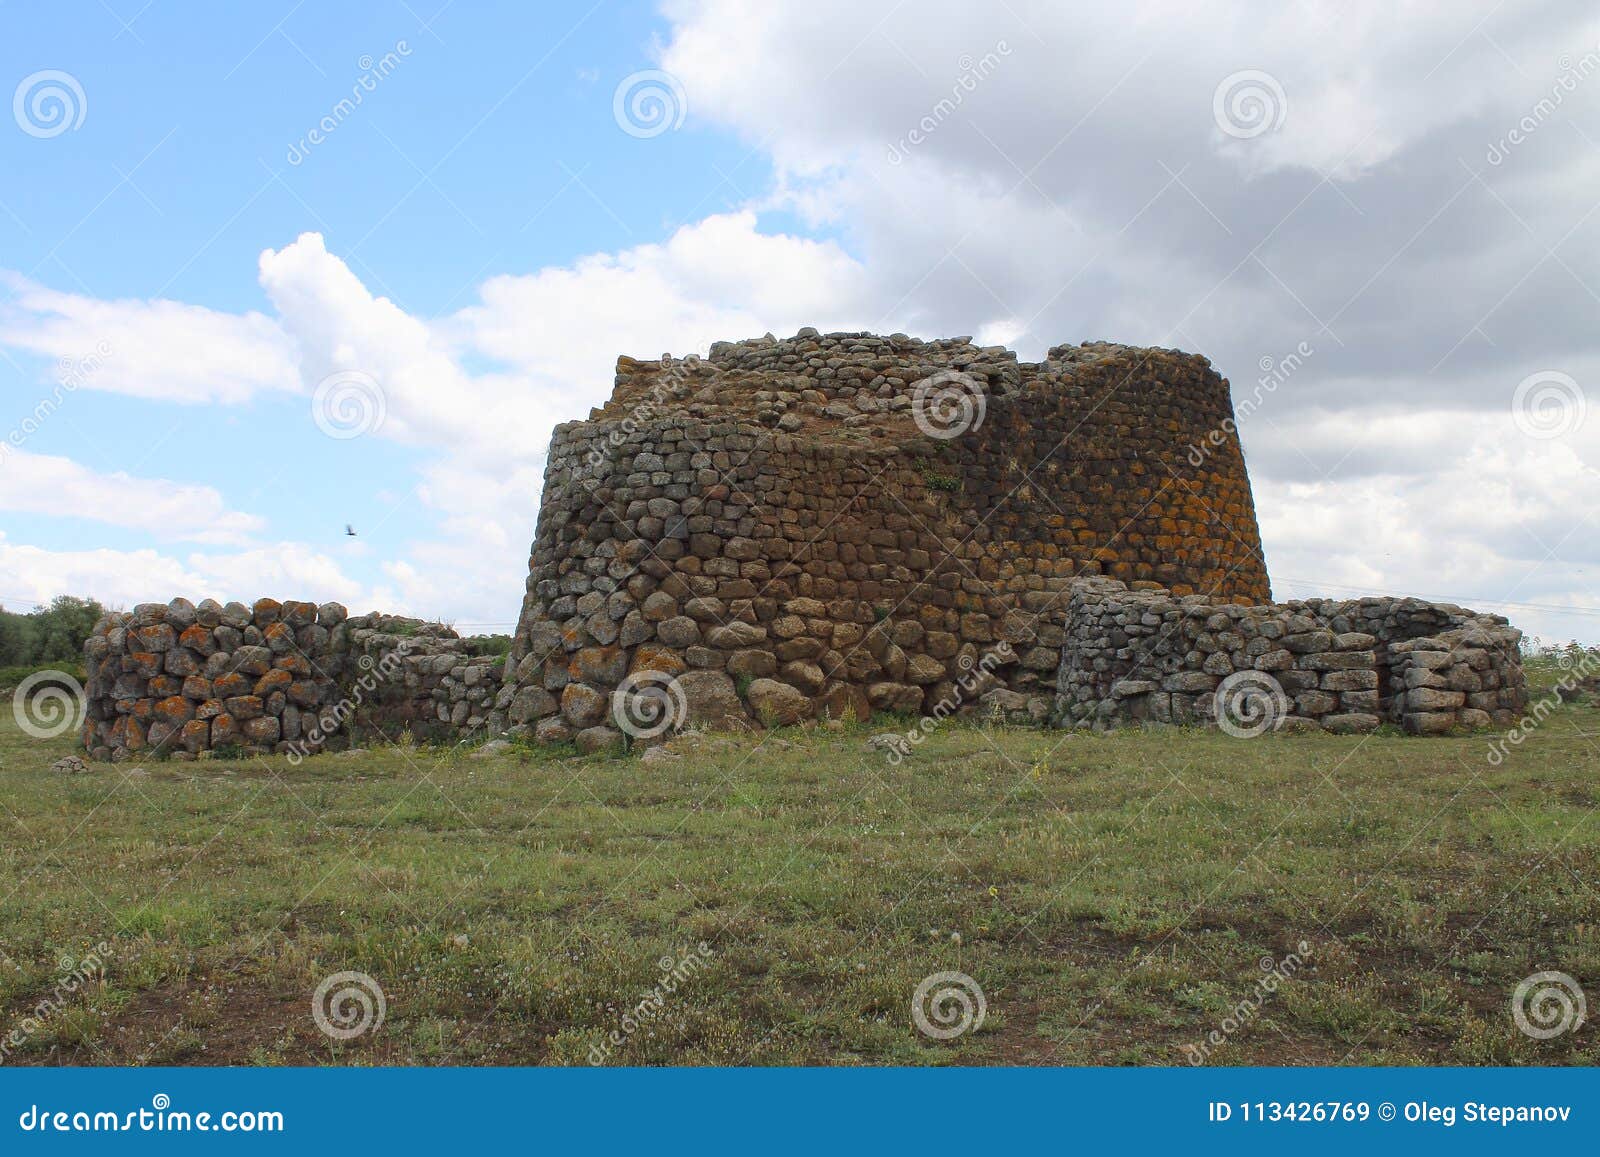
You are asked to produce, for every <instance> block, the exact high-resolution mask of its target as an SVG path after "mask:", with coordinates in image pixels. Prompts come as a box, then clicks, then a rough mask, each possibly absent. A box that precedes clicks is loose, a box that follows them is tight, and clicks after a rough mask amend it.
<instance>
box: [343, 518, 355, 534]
mask: <svg viewBox="0 0 1600 1157" xmlns="http://www.w3.org/2000/svg"><path fill="white" fill-rule="evenodd" d="M344 532H345V533H346V534H347V535H349V536H350V537H351V538H354V537H355V536H356V528H355V527H353V526H351V525H350V524H349V523H348V522H347V523H345V524H344Z"/></svg>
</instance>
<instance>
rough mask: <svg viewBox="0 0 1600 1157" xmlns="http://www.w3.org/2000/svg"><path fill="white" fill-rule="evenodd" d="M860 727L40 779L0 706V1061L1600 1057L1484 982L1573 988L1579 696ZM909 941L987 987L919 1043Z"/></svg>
mask: <svg viewBox="0 0 1600 1157" xmlns="http://www.w3.org/2000/svg"><path fill="white" fill-rule="evenodd" d="M883 730H885V727H884V726H883V725H882V724H881V723H880V724H878V725H874V726H871V727H868V728H864V729H859V730H844V731H827V730H812V731H796V730H790V731H783V732H777V733H772V734H769V735H768V736H767V737H766V738H765V739H764V741H763V740H758V739H757V738H726V739H713V740H711V741H709V742H707V743H703V744H701V745H700V747H699V749H698V750H695V751H689V752H687V753H686V754H685V755H684V756H683V758H681V759H679V760H677V761H673V762H665V763H659V764H651V765H645V764H643V763H641V762H640V760H639V759H638V758H637V757H629V758H608V757H598V756H596V757H588V758H583V759H577V758H572V757H565V758H561V757H557V756H554V755H551V754H547V753H540V752H537V751H533V750H522V749H512V750H511V751H508V752H502V753H498V754H495V755H493V756H490V757H481V758H474V757H472V755H471V754H470V753H468V752H466V751H451V750H435V749H428V748H405V747H389V748H382V749H374V750H370V751H366V752H362V753H357V754H351V755H339V756H326V757H321V758H317V759H312V760H308V761H305V762H303V763H301V764H300V765H299V766H298V767H292V766H290V765H289V763H288V761H287V759H283V758H279V759H269V760H257V761H241V762H223V761H211V762H201V763H188V764H183V763H171V762H163V763H148V764H146V765H144V766H143V768H142V770H140V771H132V770H131V769H130V765H126V764H124V765H117V766H115V767H113V766H111V765H96V766H95V769H94V771H93V772H92V773H91V774H88V775H77V776H65V775H58V774H52V773H51V772H50V771H49V770H48V769H49V766H50V764H51V762H52V761H54V760H55V759H57V758H59V757H61V756H62V755H65V754H67V753H69V752H70V750H71V743H70V740H68V739H67V738H62V739H59V740H53V741H48V742H44V741H39V740H35V739H31V738H29V737H27V736H26V735H24V734H22V733H21V732H20V731H19V730H18V729H17V727H16V726H15V724H14V723H13V721H12V719H11V713H10V712H9V711H6V712H4V713H3V714H0V825H3V827H0V831H3V833H4V835H3V838H0V1046H3V1047H5V1048H6V1051H7V1055H5V1056H3V1058H0V1063H8V1064H28V1063H36V1064H37V1063H43V1064H57V1063H72V1064H96V1063H99V1064H140V1063H147V1064H208V1063H218V1064H220V1063H252V1064H294V1065H299V1064H444V1063H452V1064H454V1063H461V1064H528V1063H532V1064H546V1063H548V1064H586V1063H589V1062H590V1060H591V1059H600V1058H602V1057H603V1059H604V1060H605V1061H606V1063H611V1064H1185V1063H1189V1061H1190V1060H1191V1059H1192V1058H1193V1055H1194V1054H1193V1053H1192V1052H1191V1051H1190V1050H1189V1049H1186V1048H1185V1046H1200V1045H1202V1044H1205V1042H1206V1041H1207V1037H1208V1034H1211V1033H1213V1032H1216V1033H1218V1036H1217V1037H1214V1038H1212V1040H1213V1041H1220V1042H1221V1043H1213V1044H1205V1048H1206V1053H1207V1061H1208V1063H1213V1064H1237V1063H1270V1064H1302V1063H1331V1064H1339V1063H1352V1064H1358V1063H1359V1064H1415V1063H1429V1064H1468V1065H1476V1064H1491V1063H1493V1064H1499V1063H1509V1064H1523V1063H1544V1064H1573V1063H1588V1064H1592V1063H1595V1062H1596V1061H1597V1060H1600V1033H1597V1031H1596V1029H1595V1026H1594V1025H1593V1024H1584V1025H1583V1026H1581V1027H1580V1028H1578V1029H1577V1030H1576V1031H1569V1032H1566V1033H1563V1034H1561V1035H1559V1036H1557V1037H1555V1038H1553V1039H1550V1040H1535V1039H1532V1038H1530V1037H1528V1036H1526V1035H1524V1034H1523V1033H1521V1032H1519V1031H1518V1029H1517V1027H1516V1025H1515V1024H1514V1022H1513V1017H1512V1012H1511V1000H1512V993H1513V991H1514V989H1515V988H1516V986H1517V984H1518V982H1519V981H1521V980H1522V979H1523V978H1524V977H1527V976H1528V975H1530V974H1531V973H1534V972H1538V971H1542V970H1560V971H1563V972H1566V973H1569V974H1571V975H1572V976H1574V977H1576V978H1577V979H1578V980H1579V981H1582V982H1586V983H1587V985H1588V987H1589V989H1590V997H1591V999H1595V998H1600V985H1597V984H1596V981H1597V980H1600V822H1597V821H1596V815H1595V810H1596V805H1597V803H1600V744H1597V732H1600V709H1596V708H1593V707H1587V706H1567V707H1563V708H1561V709H1560V710H1559V711H1558V712H1556V714H1555V715H1553V716H1552V717H1551V718H1550V719H1549V720H1548V721H1547V722H1546V723H1545V724H1544V725H1543V726H1542V727H1541V728H1539V729H1538V730H1537V731H1536V732H1535V733H1534V734H1533V735H1532V736H1531V737H1530V738H1529V739H1528V740H1527V741H1526V742H1525V743H1523V744H1521V745H1520V746H1518V747H1515V748H1513V749H1511V750H1510V752H1509V754H1508V756H1507V757H1506V758H1505V760H1504V762H1503V763H1502V764H1501V765H1500V766H1493V765H1491V763H1490V762H1489V761H1488V760H1487V759H1486V752H1487V750H1488V739H1486V738H1485V737H1482V736H1479V737H1472V738H1455V739H1433V740H1419V739H1410V738H1405V737H1402V736H1398V735H1394V736H1390V735H1381V734H1380V735H1376V736H1370V737H1367V738H1357V737H1333V736H1280V735H1268V736H1263V737H1261V738H1258V739H1254V740H1238V739H1231V738H1229V737H1227V736H1224V735H1221V734H1218V733H1200V732H1182V733H1180V732H1167V733H1126V734H1120V735H1116V736H1110V737H1105V736H1089V735H1068V734H1064V733H1060V732H1033V731H1021V730H1016V731H990V730H983V729H979V728H976V727H969V726H958V725H954V724H952V725H948V726H946V727H945V728H944V729H942V730H940V731H938V732H937V733H936V734H935V735H934V736H933V737H932V738H931V739H929V741H928V742H926V743H925V744H923V745H922V746H920V747H919V748H917V749H916V750H915V751H914V752H913V754H911V755H910V756H909V757H908V758H906V759H905V760H904V761H903V762H901V763H899V764H898V765H895V764H892V763H891V762H890V760H889V758H888V756H887V754H886V753H885V752H882V751H876V750H870V749H868V747H867V745H866V739H867V737H868V736H869V735H870V734H872V733H875V732H879V731H883ZM702 942H703V943H704V945H705V949H704V950H703V951H702V950H701V949H699V948H698V946H699V945H700V944H701V943H702ZM102 943H103V945H104V948H103V951H101V952H99V953H96V954H97V955H101V956H103V959H104V964H105V967H104V970H103V972H98V973H95V974H94V975H93V976H91V977H90V978H89V979H88V980H87V981H86V982H84V983H82V984H73V985H68V986H65V987H68V988H73V989H75V991H67V992H61V991H59V990H60V988H61V987H62V986H61V981H62V980H63V979H64V977H65V976H66V975H67V974H68V973H70V972H71V969H72V965H73V963H74V962H77V961H81V960H83V959H85V957H86V955H87V954H89V953H93V952H95V946H96V945H100V944H102ZM1302 943H1304V945H1305V948H1304V949H1303V950H1302V949H1301V947H1300V946H1301V944H1302ZM685 953H688V954H689V955H690V956H693V957H694V958H695V967H694V969H693V970H692V971H691V972H690V974H689V975H687V978H686V979H684V980H683V981H682V983H681V984H678V985H677V988H676V991H675V992H672V993H670V994H668V995H666V996H665V997H664V1000H663V1002H662V1007H661V1009H660V1011H659V1013H656V1014H654V1015H646V1016H643V1017H636V1016H630V1015H629V1014H630V1013H632V1012H634V1011H635V1006H636V1005H638V1004H639V1002H640V999H641V997H642V996H643V994H645V993H646V992H649V991H650V990H651V989H652V986H655V985H657V984H658V983H660V982H661V981H662V975H663V973H662V968H661V962H663V961H664V959H665V960H666V961H669V962H681V961H683V960H684V959H685ZM1291 954H1293V955H1294V956H1295V957H1297V958H1298V959H1299V961H1300V962H1299V963H1296V964H1294V965H1292V966H1291V967H1288V968H1284V969H1281V970H1280V972H1279V973H1275V974H1274V983H1273V984H1272V985H1271V986H1269V987H1271V988H1273V989H1274V991H1270V992H1266V993H1263V986H1262V983H1261V982H1262V981H1263V978H1265V977H1267V976H1268V973H1267V972H1266V971H1265V970H1264V969H1265V968H1266V967H1276V966H1277V965H1279V964H1281V963H1282V962H1283V961H1285V960H1287V959H1290V957H1291ZM64 970H66V971H64ZM78 971H79V973H81V972H82V971H83V969H82V968H81V967H80V968H79V969H78ZM341 971H354V972H362V973H366V974H369V975H370V976H371V977H372V978H374V980H375V981H376V982H377V983H378V984H379V985H380V986H381V988H382V990H383V994H384V998H385V1001H386V1010H385V1016H384V1019H383V1021H382V1023H381V1025H378V1026H376V1027H374V1028H372V1029H370V1030H369V1031H366V1032H364V1033H363V1034H362V1035H360V1036H358V1037H355V1038H354V1039H351V1040H348V1041H339V1040H334V1039H331V1038H330V1037H329V1036H327V1035H325V1034H324V1033H323V1032H322V1031H320V1030H319V1028H318V1026H317V1024H316V1023H315V1022H314V1019H313V1016H312V994H313V991H314V990H315V989H316V988H317V986H318V984H319V982H321V981H322V980H323V979H324V978H326V977H328V976H330V975H331V974H334V973H338V972H341ZM942 971H959V972H962V973H965V974H967V975H969V976H970V977H971V978H972V979H973V981H974V982H975V983H976V984H977V985H978V986H980V987H981V989H982V991H983V994H984V997H985V999H986V1003H987V1017H986V1019H985V1020H984V1022H983V1023H982V1025H981V1026H980V1027H978V1028H977V1029H976V1030H975V1031H971V1032H967V1033H965V1034H963V1035H961V1036H959V1037H957V1038H956V1039H954V1040H951V1041H948V1042H946V1041H938V1040H933V1039H930V1038H929V1037H927V1036H925V1035H923V1034H921V1033H919V1032H918V1031H917V1029H916V1028H915V1027H914V1025H913V1023H912V1019H911V999H912V994H913V992H914V990H915V989H916V988H917V986H918V984H919V982H920V981H922V980H923V978H924V977H927V976H929V975H930V974H933V973H937V972H942ZM1257 1006H1259V1007H1257ZM1241 1010H1242V1011H1241ZM41 1013H42V1015H40V1014H41ZM625 1017H627V1020H626V1021H625V1019H624V1018H625ZM629 1026H631V1028H630V1027H629ZM1224 1030H1228V1031H1224ZM613 1033H615V1034H616V1036H612V1034H613ZM6 1034H9V1035H6ZM7 1040H10V1041H12V1042H15V1043H12V1044H10V1045H6V1044H5V1041H7ZM607 1041H609V1042H610V1043H609V1044H607V1045H606V1047H605V1049H603V1050H600V1051H596V1050H595V1046H596V1045H600V1044H602V1043H604V1042H607ZM618 1042H620V1043H618Z"/></svg>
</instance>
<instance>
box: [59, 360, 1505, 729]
mask: <svg viewBox="0 0 1600 1157" xmlns="http://www.w3.org/2000/svg"><path fill="white" fill-rule="evenodd" d="M1269 599H1270V590H1269V586H1268V581H1267V573H1266V568H1265V565H1264V563H1263V562H1262V555H1261V544H1260V537H1259V534H1258V531H1257V527H1256V519H1255V511H1254V507H1253V504H1252V499H1251V493H1250V482H1249V477H1248V475H1247V473H1246V471H1245V465H1244V459H1243V455H1242V453H1241V451H1240V448H1239V443H1238V440H1237V437H1236V436H1235V434H1234V426H1233V409H1232V404H1231V401H1230V397H1229V391H1228V383H1227V382H1226V381H1225V380H1224V379H1223V378H1221V377H1220V376H1219V375H1218V374H1217V373H1216V372H1215V371H1214V370H1213V369H1212V368H1211V366H1210V364H1209V363H1208V362H1207V361H1206V360H1205V359H1204V358H1202V357H1198V356H1194V355H1189V354H1184V353H1180V352H1177V351H1173V350H1161V349H1135V348H1130V347H1127V346H1121V345H1110V344H1103V343H1091V344H1086V345H1081V346H1072V345H1063V346H1057V347H1055V348H1053V349H1051V350H1050V351H1049V353H1048V355H1047V356H1046V358H1045V360H1043V361H1041V362H1019V361H1018V360H1017V358H1016V355H1015V354H1013V353H1012V352H1010V351H1009V350H1006V349H1003V348H1000V347H981V348H980V347H977V346H974V345H973V344H971V342H970V341H969V340H967V339H965V338H953V339H945V340H939V341H919V340H915V339H912V338H909V337H905V336H904V335H899V334H896V335H892V336H888V337H879V336H874V335H871V334H853V333H845V334H828V335H822V334H818V333H817V332H816V331H814V330H802V331H800V333H799V334H798V335H796V336H795V337H794V338H790V339H785V340H781V341H780V340H777V339H774V338H772V337H770V336H769V337H767V338H763V339H758V340H754V341H743V342H738V343H728V342H720V343H717V344H716V345H714V346H713V347H712V348H711V352H710V356H709V357H707V358H694V357H691V358H686V359H673V358H671V357H669V356H663V357H662V358H661V359H660V360H658V361H638V360H635V359H633V358H628V357H623V358H621V359H619V360H618V363H617V375H616V383H615V390H614V392H613V394H612V397H611V400H610V401H609V402H608V403H607V404H606V405H605V406H604V407H602V408H601V409H598V410H595V411H593V412H592V413H591V414H590V416H589V418H588V419H587V420H586V421H581V422H569V423H566V424H564V425H561V426H558V427H557V428H556V431H555V435H554V438H553V440H552V442H551V445H550V453H549V461H548V466H547V469H546V473H545V487H544V498H543V503H542V505H541V507H540V511H539V520H538V528H537V531H536V537H535V540H534V543H533V549H532V554H531V557H530V560H529V576H528V582H527V590H526V595H525V597H524V599H523V604H522V609H521V614H520V621H519V623H518V626H517V630H516V634H515V636H514V638H513V643H512V650H511V653H510V654H509V655H508V656H507V657H506V659H505V661H504V663H503V665H502V664H501V663H500V662H499V661H498V660H493V661H491V660H488V659H486V658H483V657H479V656H473V655H471V654H470V653H469V648H468V645H467V643H466V641H464V640H459V639H455V638H454V637H453V632H449V631H448V630H445V629H443V628H438V627H437V626H434V627H426V626H425V625H420V624H416V623H414V622H410V621H406V620H394V619H391V618H389V617H387V616H365V617H363V618H361V619H359V620H358V619H346V618H345V617H344V610H343V608H339V607H335V606H333V605H331V604H330V605H328V606H326V607H321V608H319V607H314V606H312V605H311V604H306V603H284V604H278V603H276V602H274V601H272V600H263V602H261V603H257V604H256V605H255V607H254V608H245V607H243V606H242V605H240V604H230V605H229V606H228V607H218V606H217V605H216V604H214V603H212V604H208V603H202V604H200V605H199V606H198V607H196V606H194V605H193V604H189V603H187V602H186V601H185V600H182V599H177V600H174V601H173V602H172V603H170V604H165V605H163V604H147V605H144V606H141V607H139V608H136V609H135V611H134V612H133V613H132V614H131V615H120V616H108V618H107V620H106V621H105V622H103V623H102V624H101V628H100V629H99V630H98V631H97V633H96V635H95V637H94V638H92V639H91V640H90V641H89V644H88V647H87V648H86V661H87V665H88V669H89V676H90V680H89V688H88V690H89V700H90V709H89V719H88V720H87V721H86V723H85V727H84V741H85V745H86V746H87V747H89V749H90V750H91V751H92V752H93V753H94V754H96V755H97V756H101V757H105V756H110V757H112V758H129V757H130V752H133V751H137V750H141V749H142V748H143V747H156V748H166V749H168V750H172V749H176V750H177V751H179V752H180V753H181V754H183V755H185V756H194V755H198V754H199V753H200V752H203V751H206V750H211V749H215V748H216V747H220V746H224V745H234V744H238V745H240V746H242V747H244V749H246V750H250V751H265V750H278V751H290V752H296V751H312V750H317V749H318V748H320V747H321V746H323V745H325V744H329V743H334V744H337V743H338V742H339V741H340V739H341V737H342V736H343V735H345V734H346V733H347V732H348V731H349V730H350V729H352V728H356V727H371V726H376V727H379V728H385V727H388V728H393V727H394V726H396V725H402V726H415V727H419V728H420V727H428V728H430V729H432V730H433V731H435V732H442V733H443V734H445V735H450V736H492V735H500V734H509V735H512V736H527V737H532V738H536V739H538V740H540V741H544V742H551V743H565V742H573V743H576V744H577V746H578V747H579V748H580V749H583V750H597V749H601V748H605V747H610V746H614V745H618V744H621V743H623V742H626V741H629V740H631V741H634V742H641V741H642V742H652V741H655V740H657V739H660V738H662V737H664V736H665V735H666V734H667V733H668V732H669V731H671V730H673V729H675V728H680V727H685V726H709V727H714V728H756V727H762V726H766V725H772V724H786V723H795V722H799V721H802V720H806V719H849V718H853V719H857V720H863V719H866V718H868V717H869V716H871V715H873V714H874V713H878V712H888V713H892V714H895V715H901V716H905V715H912V716H914V715H922V716H923V717H924V718H925V719H926V718H932V719H942V718H944V717H945V716H947V715H950V714H956V713H970V712H974V711H976V712H981V713H982V714H984V715H986V716H994V717H999V718H1003V719H1005V720H1006V721H1008V722H1012V723H1035V724H1041V725H1042V724H1054V725H1056V726H1065V727H1095V728H1100V727H1110V726H1117V725H1119V724H1130V723H1131V724H1138V723H1168V722H1170V723H1196V724H1209V723H1216V722H1221V723H1223V725H1224V726H1227V725H1228V720H1229V719H1230V718H1231V717H1232V715H1233V714H1234V713H1235V712H1237V713H1238V714H1240V715H1242V716H1243V717H1244V718H1245V719H1246V720H1249V719H1251V718H1259V717H1262V716H1265V718H1266V719H1267V720H1268V722H1269V723H1270V724H1271V725H1272V726H1275V727H1276V726H1292V727H1296V728H1304V727H1318V728H1324V729H1327V730H1334V731H1365V730H1370V729H1372V728H1374V727H1377V726H1379V725H1380V724H1383V723H1394V724H1398V725H1400V726H1403V727H1405V728H1406V729H1408V730H1410V731H1413V732H1418V733H1436V732H1441V731H1447V730H1453V729H1455V728H1459V727H1477V726H1485V725H1488V724H1490V723H1497V724H1505V723H1508V722H1510V721H1511V720H1512V719H1513V718H1514V716H1515V714H1516V712H1518V711H1519V710H1520V709H1521V708H1522V706H1523V705H1524V704H1525V701H1526V691H1525V685H1524V682H1523V678H1522V669H1521V664H1520V659H1519V653H1518V646H1517V644H1518V640H1519V639H1520V634H1519V633H1518V632H1517V631H1516V630H1515V629H1513V628H1511V627H1510V626H1509V625H1508V624H1507V623H1506V621H1505V620H1504V619H1502V618H1499V617H1498V616H1491V615H1477V614H1474V613H1472V612H1470V611H1466V610H1463V609H1462V608H1459V607H1452V606H1442V605H1436V604H1429V603H1424V602H1421V601H1420V600H1416V599H1394V598H1381V599H1377V598H1375V599H1359V600H1351V601H1346V602H1334V601H1331V600H1309V601H1305V602H1293V603H1287V604H1282V605H1275V604H1271V603H1270V602H1269V601H1268V600H1269ZM169 636H170V637H169ZM373 671H377V672H379V674H380V675H382V678H375V677H374V676H373V675H372V672H373ZM367 683H374V684H375V686H373V687H371V688H367V687H365V684H367ZM352 700H355V702H354V704H353V705H352ZM258 707H259V710H258Z"/></svg>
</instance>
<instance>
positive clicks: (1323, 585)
mask: <svg viewBox="0 0 1600 1157" xmlns="http://www.w3.org/2000/svg"><path fill="white" fill-rule="evenodd" d="M1280 581H1282V582H1286V583H1294V584H1296V585H1299V586H1306V587H1311V588H1312V589H1322V590H1330V591H1351V592H1354V593H1357V594H1363V595H1382V596H1384V597H1387V598H1396V599H1399V598H1411V597H1414V596H1410V595H1402V594H1398V593H1396V592H1395V591H1380V590H1374V589H1372V588H1371V587H1347V586H1340V585H1339V584H1338V583H1328V582H1322V581H1320V580H1317V581H1313V580H1311V579H1297V578H1289V577H1287V576H1284V577H1282V578H1281V580H1280ZM1434 601H1439V602H1449V603H1455V604H1457V605H1459V606H1479V605H1481V606H1486V607H1515V608H1516V609H1518V610H1523V611H1554V612H1556V613H1558V614H1566V615H1587V616H1592V617H1600V608H1593V607H1587V608H1586V607H1564V606H1559V605H1557V604H1555V603H1514V602H1509V601H1507V600H1505V599H1484V598H1453V597H1449V596H1446V597H1445V598H1443V599H1439V600H1434Z"/></svg>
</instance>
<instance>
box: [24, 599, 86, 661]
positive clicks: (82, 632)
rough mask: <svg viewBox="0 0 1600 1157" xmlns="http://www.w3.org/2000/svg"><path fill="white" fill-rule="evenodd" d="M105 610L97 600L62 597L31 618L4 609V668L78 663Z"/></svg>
mask: <svg viewBox="0 0 1600 1157" xmlns="http://www.w3.org/2000/svg"><path fill="white" fill-rule="evenodd" d="M103 613H104V608H102V607H101V606H100V604H99V603H97V602H95V601H94V600H93V599H80V598H75V597H74V596H72V595H59V596H57V597H56V598H54V599H52V600H51V602H50V605H49V606H48V607H35V608H34V609H33V611H32V612H30V613H29V614H25V615H22V614H17V613H16V612H14V611H7V610H5V609H4V608H0V667H27V666H36V665H38V664H41V663H55V662H67V661H76V660H77V659H78V658H79V657H80V656H81V655H82V654H83V641H84V640H85V639H87V638H88V637H89V632H91V631H93V630H94V625H95V622H96V621H97V620H98V619H99V618H100V616H101V615H102V614H103Z"/></svg>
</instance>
